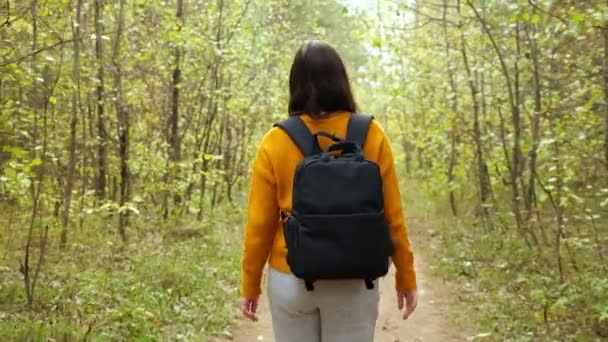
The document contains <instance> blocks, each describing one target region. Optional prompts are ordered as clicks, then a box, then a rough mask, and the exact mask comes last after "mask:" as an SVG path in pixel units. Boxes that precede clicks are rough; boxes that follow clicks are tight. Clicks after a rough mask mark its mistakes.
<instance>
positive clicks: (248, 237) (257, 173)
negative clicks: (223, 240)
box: [241, 143, 279, 298]
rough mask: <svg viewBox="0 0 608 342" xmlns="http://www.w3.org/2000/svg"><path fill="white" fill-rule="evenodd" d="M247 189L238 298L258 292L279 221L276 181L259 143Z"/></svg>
mask: <svg viewBox="0 0 608 342" xmlns="http://www.w3.org/2000/svg"><path fill="white" fill-rule="evenodd" d="M250 189H251V190H250V193H249V201H248V202H249V203H248V211H247V225H246V227H245V237H244V242H243V256H242V263H241V295H242V296H243V297H244V298H251V297H254V296H257V295H259V294H261V293H262V289H261V283H262V274H263V271H264V265H265V264H266V261H267V259H268V255H269V254H270V250H271V248H272V242H273V239H274V236H275V233H276V227H277V221H278V219H279V208H278V203H277V195H276V194H277V189H276V180H275V176H274V173H273V168H272V164H271V162H270V159H269V158H268V155H267V152H266V151H265V150H264V148H263V143H262V144H261V146H260V148H259V149H258V152H257V155H256V158H255V160H254V162H253V171H252V176H251V188H250Z"/></svg>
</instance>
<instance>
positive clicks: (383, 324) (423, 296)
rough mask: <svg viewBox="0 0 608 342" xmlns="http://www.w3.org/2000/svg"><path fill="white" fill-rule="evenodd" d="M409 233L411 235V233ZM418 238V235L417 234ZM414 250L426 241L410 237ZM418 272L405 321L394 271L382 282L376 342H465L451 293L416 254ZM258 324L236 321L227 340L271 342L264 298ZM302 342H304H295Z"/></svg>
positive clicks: (465, 338)
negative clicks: (412, 303) (410, 311)
mask: <svg viewBox="0 0 608 342" xmlns="http://www.w3.org/2000/svg"><path fill="white" fill-rule="evenodd" d="M412 231H414V230H413V229H412ZM416 235H419V234H416ZM411 239H412V244H413V245H414V248H416V247H418V249H422V248H424V247H423V246H424V245H425V240H426V239H424V237H421V236H412V237H411ZM416 267H417V272H418V286H419V289H418V293H419V294H418V296H419V298H418V308H417V310H416V312H415V313H414V315H413V316H412V317H411V318H410V319H409V320H407V321H403V320H401V319H400V317H399V313H398V311H397V304H396V300H395V290H394V281H393V275H394V273H393V272H394V270H391V273H390V274H389V275H388V276H387V277H385V278H383V279H382V280H381V285H380V309H379V313H380V315H379V318H378V322H377V324H376V337H375V341H376V342H410V341H413V342H417V341H430V342H450V341H466V340H467V336H470V334H467V333H466V332H464V331H462V330H463V329H462V328H458V327H456V326H455V325H454V324H453V323H452V322H453V320H451V319H450V315H452V314H453V313H452V312H450V304H449V303H450V296H451V294H450V291H449V290H448V289H447V287H446V286H445V284H444V283H443V282H442V281H441V280H439V279H435V278H434V277H433V276H432V275H431V269H430V264H429V263H428V262H427V261H426V260H425V256H424V255H423V253H420V252H419V253H417V254H416ZM259 313H260V320H259V322H256V323H252V322H247V321H245V320H242V319H239V321H238V323H237V325H236V327H235V328H234V331H233V332H231V333H228V336H229V338H225V339H222V340H224V341H225V340H233V341H237V342H256V341H266V342H267V341H274V338H273V335H272V322H271V319H270V312H269V310H268V303H267V299H266V297H265V296H264V299H263V302H262V303H261V307H260V309H259ZM294 342H305V341H294Z"/></svg>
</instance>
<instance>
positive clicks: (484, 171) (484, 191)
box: [458, 1, 491, 227]
mask: <svg viewBox="0 0 608 342" xmlns="http://www.w3.org/2000/svg"><path fill="white" fill-rule="evenodd" d="M458 11H459V14H460V1H458ZM459 20H462V19H461V18H460V15H459ZM460 52H461V55H462V60H463V63H464V67H465V71H466V74H467V78H468V85H469V90H470V93H471V101H472V103H473V140H474V142H475V159H476V168H477V170H476V174H477V183H478V198H479V205H480V212H481V214H482V216H483V219H484V224H485V225H486V227H491V223H490V211H489V209H488V205H489V203H488V202H489V200H490V195H491V190H490V176H489V174H488V168H487V166H486V163H485V159H484V153H483V145H482V139H481V126H480V123H479V112H480V105H479V99H478V96H477V95H478V93H479V91H478V90H477V85H476V84H475V80H474V79H473V73H472V72H471V66H470V64H469V58H468V55H467V48H466V44H465V37H464V33H463V32H461V33H460Z"/></svg>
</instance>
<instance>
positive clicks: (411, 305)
mask: <svg viewBox="0 0 608 342" xmlns="http://www.w3.org/2000/svg"><path fill="white" fill-rule="evenodd" d="M403 304H405V308H404V307H403V306H404V305H403ZM417 305H418V294H417V293H416V290H397V306H398V307H399V311H401V314H402V317H403V319H404V320H405V319H408V318H409V317H410V316H411V314H412V313H413V312H414V310H416V306H417Z"/></svg>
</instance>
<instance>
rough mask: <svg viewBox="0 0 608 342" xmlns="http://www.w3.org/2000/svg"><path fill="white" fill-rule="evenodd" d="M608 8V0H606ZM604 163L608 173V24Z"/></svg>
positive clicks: (606, 38) (607, 36)
mask: <svg viewBox="0 0 608 342" xmlns="http://www.w3.org/2000/svg"><path fill="white" fill-rule="evenodd" d="M606 7H607V8H608V0H607V1H606ZM603 31H604V58H603V60H604V163H605V166H606V174H607V175H608V25H606V26H604V28H603Z"/></svg>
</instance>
